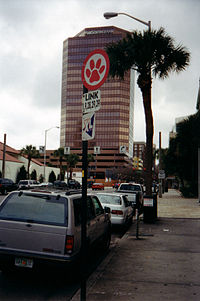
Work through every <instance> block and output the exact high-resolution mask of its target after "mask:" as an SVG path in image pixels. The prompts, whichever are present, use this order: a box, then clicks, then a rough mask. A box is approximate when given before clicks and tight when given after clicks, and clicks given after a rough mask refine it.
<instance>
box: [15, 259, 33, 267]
mask: <svg viewBox="0 0 200 301" xmlns="http://www.w3.org/2000/svg"><path fill="white" fill-rule="evenodd" d="M15 265H16V266H18V267H24V268H32V267H33V260H32V259H28V258H15Z"/></svg>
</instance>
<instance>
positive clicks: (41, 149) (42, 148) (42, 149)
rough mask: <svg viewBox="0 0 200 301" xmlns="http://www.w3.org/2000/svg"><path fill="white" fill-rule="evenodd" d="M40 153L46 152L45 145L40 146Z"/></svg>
mask: <svg viewBox="0 0 200 301" xmlns="http://www.w3.org/2000/svg"><path fill="white" fill-rule="evenodd" d="M39 153H40V154H42V153H44V146H39Z"/></svg>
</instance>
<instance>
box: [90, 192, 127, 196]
mask: <svg viewBox="0 0 200 301" xmlns="http://www.w3.org/2000/svg"><path fill="white" fill-rule="evenodd" d="M96 194H97V195H98V194H103V195H114V196H116V195H117V196H124V195H125V194H124V193H121V192H96Z"/></svg>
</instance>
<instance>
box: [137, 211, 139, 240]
mask: <svg viewBox="0 0 200 301" xmlns="http://www.w3.org/2000/svg"><path fill="white" fill-rule="evenodd" d="M136 239H139V210H138V209H136Z"/></svg>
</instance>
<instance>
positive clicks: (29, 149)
mask: <svg viewBox="0 0 200 301" xmlns="http://www.w3.org/2000/svg"><path fill="white" fill-rule="evenodd" d="M20 154H21V155H23V156H25V157H27V158H28V168H27V175H28V179H29V169H30V163H31V159H32V158H36V157H38V156H39V152H38V150H36V147H35V146H32V145H31V144H30V145H26V147H25V148H22V149H21V152H20Z"/></svg>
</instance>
